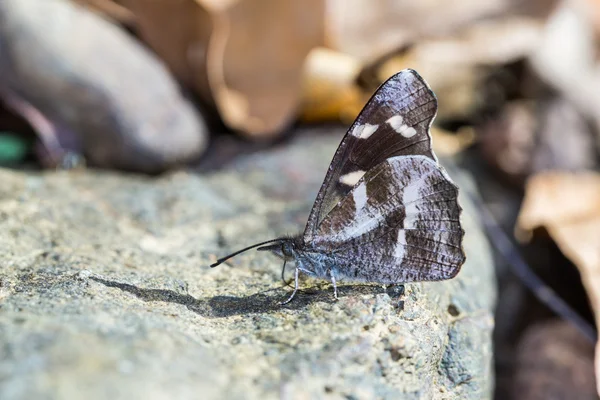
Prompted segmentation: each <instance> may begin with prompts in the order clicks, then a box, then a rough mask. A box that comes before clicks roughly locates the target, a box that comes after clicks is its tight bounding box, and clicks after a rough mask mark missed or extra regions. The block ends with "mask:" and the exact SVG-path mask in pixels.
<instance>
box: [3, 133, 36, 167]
mask: <svg viewBox="0 0 600 400" xmlns="http://www.w3.org/2000/svg"><path fill="white" fill-rule="evenodd" d="M30 146H31V140H29V139H28V138H26V137H24V136H20V135H17V134H15V133H12V132H2V131H0V164H12V163H16V162H19V161H22V160H23V159H24V158H25V156H27V153H28V152H29V148H30Z"/></svg>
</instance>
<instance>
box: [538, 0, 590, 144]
mask: <svg viewBox="0 0 600 400" xmlns="http://www.w3.org/2000/svg"><path fill="white" fill-rule="evenodd" d="M599 14H600V7H599V6H598V3H597V2H592V1H565V2H563V3H562V5H561V7H560V8H558V9H557V10H556V11H555V12H554V14H553V15H552V16H551V18H550V19H549V21H548V23H547V25H546V27H545V30H544V34H543V39H542V41H541V42H540V43H539V46H538V48H537V49H536V51H535V52H534V53H533V54H532V55H531V57H530V58H531V65H532V67H533V68H534V69H535V70H536V72H537V73H538V74H539V76H540V77H541V78H542V79H544V80H545V81H546V82H547V83H548V84H550V85H551V86H552V87H554V88H555V89H556V90H558V91H559V92H560V93H561V95H563V96H564V97H565V98H566V99H567V100H568V101H569V102H571V103H573V104H574V105H576V107H577V109H578V110H579V111H580V112H583V113H584V114H585V115H587V116H588V117H589V118H590V119H592V120H593V121H594V123H595V125H596V130H597V131H598V132H599V135H598V137H597V140H598V145H600V111H599V108H598V106H597V105H598V104H599V103H600V68H599V67H600V65H599V64H598V61H597V51H598V50H597V43H598V41H597V34H598V26H597V24H596V22H597V16H598V15H599Z"/></svg>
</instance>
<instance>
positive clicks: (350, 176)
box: [340, 170, 365, 186]
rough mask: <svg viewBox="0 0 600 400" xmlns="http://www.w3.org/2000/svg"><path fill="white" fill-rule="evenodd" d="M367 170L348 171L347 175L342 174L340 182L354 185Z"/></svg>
mask: <svg viewBox="0 0 600 400" xmlns="http://www.w3.org/2000/svg"><path fill="white" fill-rule="evenodd" d="M364 174H365V171H361V170H358V171H352V172H349V173H347V174H346V175H342V176H340V183H342V184H344V185H348V186H354V185H356V183H357V182H358V181H359V180H360V178H362V177H363V175H364Z"/></svg>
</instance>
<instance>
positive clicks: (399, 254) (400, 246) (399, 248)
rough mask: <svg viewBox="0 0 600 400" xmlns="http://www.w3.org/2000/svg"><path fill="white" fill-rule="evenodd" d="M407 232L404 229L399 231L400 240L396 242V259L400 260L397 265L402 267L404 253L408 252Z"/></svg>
mask: <svg viewBox="0 0 600 400" xmlns="http://www.w3.org/2000/svg"><path fill="white" fill-rule="evenodd" d="M405 246H406V231H405V230H404V229H400V230H399V231H398V239H397V240H396V247H394V257H396V258H397V259H398V262H397V263H396V265H400V263H402V259H403V258H404V253H405V252H406V248H405Z"/></svg>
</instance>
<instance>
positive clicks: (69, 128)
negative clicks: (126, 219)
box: [0, 0, 207, 172]
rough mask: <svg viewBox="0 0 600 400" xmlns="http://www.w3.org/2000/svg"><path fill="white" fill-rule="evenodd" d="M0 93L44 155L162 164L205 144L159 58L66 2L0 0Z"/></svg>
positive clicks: (200, 125)
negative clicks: (43, 147) (74, 153)
mask: <svg viewBox="0 0 600 400" xmlns="http://www.w3.org/2000/svg"><path fill="white" fill-rule="evenodd" d="M0 96H1V97H4V100H5V101H6V102H7V104H9V105H10V106H11V108H13V109H14V110H15V111H17V112H18V113H20V114H21V115H22V116H23V117H24V118H26V119H27V120H28V121H29V122H30V124H31V125H32V126H33V127H34V128H36V130H37V132H38V134H39V135H40V137H41V138H42V141H43V142H44V143H45V145H46V147H47V148H48V151H49V152H50V153H52V152H57V153H58V152H59V151H60V150H59V149H57V148H56V147H61V146H62V147H65V150H70V151H78V152H82V153H83V154H84V155H85V156H86V158H87V159H88V161H89V162H90V164H93V165H96V166H103V167H114V168H123V169H129V170H135V171H144V172H156V171H162V170H164V169H166V168H169V167H171V166H173V165H177V164H181V163H183V162H188V161H190V160H194V159H196V158H197V157H198V156H199V155H200V153H201V152H202V151H203V150H204V149H205V147H206V143H207V132H206V127H205V124H204V121H203V120H202V119H201V118H200V116H199V115H198V114H197V112H196V111H195V110H194V109H193V107H192V105H191V104H190V103H189V102H188V101H187V100H185V99H184V98H183V96H182V95H181V93H180V92H179V88H178V86H177V83H176V82H175V81H174V79H173V78H172V77H171V76H170V74H169V72H168V71H167V69H166V67H165V66H164V65H163V64H162V62H160V61H159V60H158V59H157V58H156V57H154V56H153V55H152V54H151V53H150V52H149V51H148V50H146V49H145V48H144V47H142V45H140V44H139V43H137V42H136V41H135V40H134V39H133V38H131V37H130V36H129V35H128V34H126V33H125V32H124V31H122V30H121V29H119V28H117V27H116V26H114V25H112V24H111V23H109V22H108V21H105V20H104V19H102V18H101V17H99V16H97V15H95V14H93V13H91V12H90V11H87V10H85V9H84V8H83V7H81V6H78V5H75V4H73V3H72V2H70V1H67V0H44V1H40V0H2V1H0ZM57 143H58V144H60V146H57Z"/></svg>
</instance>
